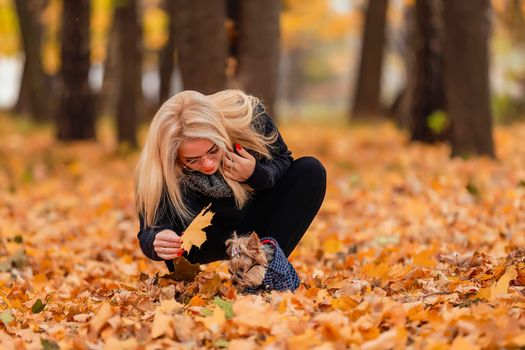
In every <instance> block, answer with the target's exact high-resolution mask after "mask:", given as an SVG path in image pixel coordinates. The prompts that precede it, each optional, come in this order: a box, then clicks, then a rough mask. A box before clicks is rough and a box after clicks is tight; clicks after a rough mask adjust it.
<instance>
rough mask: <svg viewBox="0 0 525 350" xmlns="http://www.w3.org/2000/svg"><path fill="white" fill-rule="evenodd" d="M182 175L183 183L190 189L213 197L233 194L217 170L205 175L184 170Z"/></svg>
mask: <svg viewBox="0 0 525 350" xmlns="http://www.w3.org/2000/svg"><path fill="white" fill-rule="evenodd" d="M184 175H185V176H184V178H185V179H184V180H185V181H184V184H185V185H187V187H188V188H189V189H190V190H192V191H196V192H198V193H201V194H203V195H205V196H208V197H213V198H225V197H231V196H233V192H232V189H231V188H230V186H229V185H228V183H227V182H226V180H224V177H222V175H221V173H220V172H219V171H216V172H215V174H212V175H206V174H203V173H201V172H199V171H184Z"/></svg>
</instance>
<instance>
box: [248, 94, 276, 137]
mask: <svg viewBox="0 0 525 350" xmlns="http://www.w3.org/2000/svg"><path fill="white" fill-rule="evenodd" d="M252 125H253V127H254V128H255V130H256V131H257V132H258V133H261V134H266V133H267V132H268V131H269V130H272V129H273V128H274V125H273V122H272V118H271V117H270V116H269V115H268V112H267V111H266V107H265V106H264V103H262V102H261V101H258V102H257V104H256V105H255V106H254V107H253V118H252Z"/></svg>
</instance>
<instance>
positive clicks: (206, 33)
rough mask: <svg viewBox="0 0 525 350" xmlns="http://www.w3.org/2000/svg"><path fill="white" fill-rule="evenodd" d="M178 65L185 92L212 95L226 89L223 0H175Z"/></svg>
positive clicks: (225, 42) (224, 11)
mask: <svg viewBox="0 0 525 350" xmlns="http://www.w3.org/2000/svg"><path fill="white" fill-rule="evenodd" d="M173 1H174V2H175V7H176V9H177V10H176V11H175V16H174V17H173V18H174V20H175V31H176V45H177V56H178V62H179V64H180V67H181V73H182V81H183V85H184V89H186V90H197V91H199V92H201V93H204V94H210V93H214V92H217V91H219V90H222V89H224V88H225V87H226V58H227V41H226V30H225V28H224V24H225V19H226V6H225V2H224V0H214V1H207V0H173Z"/></svg>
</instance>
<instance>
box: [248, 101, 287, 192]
mask: <svg viewBox="0 0 525 350" xmlns="http://www.w3.org/2000/svg"><path fill="white" fill-rule="evenodd" d="M255 113H257V115H258V117H257V119H256V122H257V123H258V125H257V126H256V128H257V129H258V130H259V131H260V132H261V133H263V134H264V135H266V136H268V135H271V134H272V133H273V132H274V131H276V132H277V135H278V136H277V139H276V140H275V142H274V143H273V144H272V145H271V147H270V153H271V154H272V157H273V158H272V159H267V158H264V157H260V156H258V157H256V163H255V169H254V171H253V173H252V175H251V176H250V177H249V178H248V179H247V180H246V181H245V183H247V184H248V185H250V186H251V187H252V188H253V189H254V190H256V191H260V190H267V189H270V188H272V187H273V186H274V185H275V184H276V183H277V181H278V180H279V179H280V178H281V177H282V176H283V175H284V173H286V171H287V170H288V167H289V166H290V164H292V162H293V157H292V152H290V151H289V150H288V146H286V143H285V142H284V140H283V138H282V137H281V134H280V133H279V130H278V129H277V126H276V125H275V123H274V122H273V120H272V119H271V118H270V116H268V114H267V113H266V111H265V110H264V106H263V105H262V103H259V104H258V105H257V106H256V108H255Z"/></svg>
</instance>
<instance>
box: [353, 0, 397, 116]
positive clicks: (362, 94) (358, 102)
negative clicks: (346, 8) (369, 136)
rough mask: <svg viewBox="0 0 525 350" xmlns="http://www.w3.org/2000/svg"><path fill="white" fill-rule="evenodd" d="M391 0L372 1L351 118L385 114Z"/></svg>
mask: <svg viewBox="0 0 525 350" xmlns="http://www.w3.org/2000/svg"><path fill="white" fill-rule="evenodd" d="M387 5H388V0H369V1H368V7H367V9H366V16H365V24H364V30H363V44H362V46H361V60H360V65H359V72H358V78H357V86H356V89H355V97H354V107H353V113H352V116H351V117H352V118H355V119H368V118H376V117H378V116H380V115H381V114H382V111H381V106H380V101H379V98H380V92H381V89H380V84H381V73H382V66H383V51H384V46H385V26H386V11H387Z"/></svg>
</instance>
